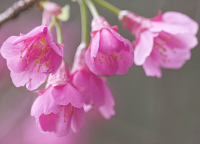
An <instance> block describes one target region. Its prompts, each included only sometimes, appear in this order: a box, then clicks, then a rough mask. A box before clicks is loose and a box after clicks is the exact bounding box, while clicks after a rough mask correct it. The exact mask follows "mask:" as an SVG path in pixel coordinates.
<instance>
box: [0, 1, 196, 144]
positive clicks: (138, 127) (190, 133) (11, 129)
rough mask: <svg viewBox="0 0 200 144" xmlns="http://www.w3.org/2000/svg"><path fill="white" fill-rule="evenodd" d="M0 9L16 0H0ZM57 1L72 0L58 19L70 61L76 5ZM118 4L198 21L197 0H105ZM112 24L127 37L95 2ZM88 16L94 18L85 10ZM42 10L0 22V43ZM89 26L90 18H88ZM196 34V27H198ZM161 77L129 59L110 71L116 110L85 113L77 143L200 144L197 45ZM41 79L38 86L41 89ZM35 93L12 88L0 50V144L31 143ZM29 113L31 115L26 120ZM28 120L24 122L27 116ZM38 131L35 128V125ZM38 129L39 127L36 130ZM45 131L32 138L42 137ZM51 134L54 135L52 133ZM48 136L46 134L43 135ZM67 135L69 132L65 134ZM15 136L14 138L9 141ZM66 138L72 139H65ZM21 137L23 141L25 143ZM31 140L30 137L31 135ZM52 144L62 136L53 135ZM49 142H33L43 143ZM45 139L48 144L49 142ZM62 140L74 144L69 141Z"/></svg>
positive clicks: (36, 20) (30, 24) (77, 33)
mask: <svg viewBox="0 0 200 144" xmlns="http://www.w3.org/2000/svg"><path fill="white" fill-rule="evenodd" d="M0 1H1V4H0V13H1V12H3V11H5V10H6V8H8V7H9V6H10V5H12V4H13V3H14V2H16V0H0ZM52 1H54V2H57V3H58V4H60V5H61V6H64V5H65V4H70V6H71V17H70V19H69V21H68V22H64V23H62V28H63V37H64V44H65V48H64V51H65V55H64V59H65V60H66V61H67V62H68V63H69V66H72V62H73V58H74V54H75V51H76V48H77V47H78V45H79V43H80V38H81V25H80V22H81V20H80V11H79V6H78V5H77V4H76V3H73V2H71V1H70V0H52ZM107 1H108V2H110V3H112V4H114V5H115V6H117V7H119V8H120V9H128V10H131V11H133V12H135V13H138V14H140V15H142V16H145V17H149V18H152V17H154V16H156V15H157V12H158V10H162V11H163V12H166V11H178V12H182V13H184V14H186V15H188V16H190V17H191V18H192V19H194V20H196V21H197V22H198V23H200V0H107ZM97 8H98V10H99V13H100V14H101V15H103V16H104V17H105V18H106V19H107V21H108V22H109V23H110V24H111V25H118V26H119V33H120V34H121V35H122V36H124V37H125V38H127V39H129V40H130V41H132V40H133V37H132V36H131V34H130V33H129V32H128V31H127V30H125V29H124V28H123V27H122V26H121V25H120V23H119V22H118V19H117V17H115V16H114V15H113V14H112V13H110V12H109V11H107V10H105V9H103V8H101V7H99V6H97ZM88 15H89V20H91V19H92V16H91V14H90V13H89V11H88ZM41 16H42V15H41V11H40V10H38V9H36V8H31V9H29V10H27V11H26V12H24V13H22V14H21V15H20V16H19V17H18V18H16V19H14V20H12V21H9V22H7V23H6V24H4V25H3V26H1V27H0V45H2V43H3V42H4V41H5V40H6V39H7V38H8V37H9V36H11V35H19V34H20V33H27V32H29V31H30V30H31V29H33V28H34V27H36V26H38V25H40V24H41V18H42V17H41ZM88 26H89V27H90V22H89V24H88ZM197 36H198V38H200V33H198V35H197ZM162 72H163V76H162V78H161V79H158V78H154V77H147V76H146V75H145V73H144V71H143V69H142V67H138V66H135V65H133V67H132V68H130V70H129V72H128V73H127V74H126V75H124V76H113V77H109V78H108V80H107V84H108V85H109V87H110V89H111V91H112V93H113V96H114V98H115V101H116V105H115V110H116V115H115V116H114V117H112V119H111V120H104V119H103V118H102V117H101V116H100V115H99V114H96V113H95V112H90V113H88V114H87V115H86V124H85V125H84V127H83V129H82V130H81V132H80V133H79V134H78V135H75V136H74V137H75V139H79V140H81V142H76V143H77V144H86V143H87V144H102V143H103V144H200V46H199V45H198V46H197V47H196V48H194V49H193V50H192V58H191V60H189V61H187V63H186V64H185V65H184V66H183V67H182V68H181V69H180V70H166V69H163V70H162ZM43 88H44V85H42V86H41V87H40V88H39V89H43ZM36 97H37V94H35V93H33V92H29V91H28V90H26V88H16V87H15V86H14V85H13V84H12V81H11V78H10V72H9V70H8V68H7V67H6V61H5V60H4V59H3V58H2V57H1V56H0V144H18V143H19V144H24V143H25V144H32V143H31V142H30V139H31V138H32V139H33V137H31V135H32V134H30V135H29V137H31V138H30V139H29V141H28V140H27V139H28V138H27V135H25V134H26V133H27V128H26V129H25V128H24V127H25V126H24V125H25V124H26V125H27V123H28V122H30V124H28V125H30V129H31V130H29V131H32V127H34V128H33V129H35V121H34V118H30V109H31V105H32V103H33V101H34V100H35V98H36ZM27 119H31V120H27ZM27 121H28V122H27ZM34 131H36V130H34ZM36 132H37V131H36ZM43 136H44V137H45V136H46V135H45V134H40V136H38V137H36V138H35V139H42V137H43ZM51 136H52V135H51ZM47 139H48V138H47ZM66 139H67V138H66ZM11 140H13V141H14V142H11ZM69 141H70V140H69ZM23 142H24V143H23ZM32 142H33V141H32ZM51 142H52V144H53V142H54V143H55V144H65V143H66V142H61V141H56V140H55V141H53V140H52V141H51ZM46 143H47V142H42V141H38V142H34V144H46ZM48 144H50V143H49V142H48ZM66 144H75V142H67V143H66Z"/></svg>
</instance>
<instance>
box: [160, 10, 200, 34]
mask: <svg viewBox="0 0 200 144" xmlns="http://www.w3.org/2000/svg"><path fill="white" fill-rule="evenodd" d="M162 20H163V21H164V22H167V23H170V24H175V25H182V26H185V27H187V28H188V29H189V30H190V33H192V34H193V35H196V34H197V32H198V28H199V25H198V23H197V22H196V21H194V20H193V19H191V18H190V17H189V16H187V15H185V14H182V13H180V12H173V11H169V12H166V13H164V14H163V16H162Z"/></svg>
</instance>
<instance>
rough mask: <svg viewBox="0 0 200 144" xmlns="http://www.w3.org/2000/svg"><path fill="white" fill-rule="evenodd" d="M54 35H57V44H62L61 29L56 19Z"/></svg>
mask: <svg viewBox="0 0 200 144" xmlns="http://www.w3.org/2000/svg"><path fill="white" fill-rule="evenodd" d="M55 20H56V34H57V42H58V43H59V44H62V43H63V38H62V29H61V25H60V21H59V20H58V19H57V18H56V19H55Z"/></svg>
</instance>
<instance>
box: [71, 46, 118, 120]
mask: <svg viewBox="0 0 200 144" xmlns="http://www.w3.org/2000/svg"><path fill="white" fill-rule="evenodd" d="M86 48H87V47H86V45H85V44H84V43H82V44H81V45H80V46H79V47H78V49H77V52H76V55H75V59H74V64H73V68H72V72H71V74H72V77H73V83H74V85H75V86H76V87H79V88H80V89H81V94H82V95H83V97H84V102H85V108H89V109H91V108H95V109H98V110H99V112H100V113H101V114H102V116H103V117H104V118H106V119H110V118H111V116H113V115H115V110H114V105H115V102H114V99H113V97H112V94H111V92H110V90H109V88H108V86H107V85H106V83H105V82H106V79H105V78H100V77H98V76H96V75H95V74H93V73H92V72H91V71H90V70H89V68H88V67H87V65H86V63H85V51H86Z"/></svg>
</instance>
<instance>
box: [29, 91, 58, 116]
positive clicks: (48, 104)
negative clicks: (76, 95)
mask: <svg viewBox="0 0 200 144" xmlns="http://www.w3.org/2000/svg"><path fill="white" fill-rule="evenodd" d="M52 89H53V87H49V88H48V89H47V90H46V91H45V92H44V93H43V94H42V95H40V96H39V97H38V98H37V99H36V100H35V102H34V103H33V106H32V108H31V115H32V116H35V118H39V117H40V116H41V115H42V114H43V113H44V114H45V115H47V114H50V113H52V112H53V113H58V112H59V111H60V109H61V106H60V105H58V104H56V103H55V100H54V98H53V97H52V95H51V91H52Z"/></svg>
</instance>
